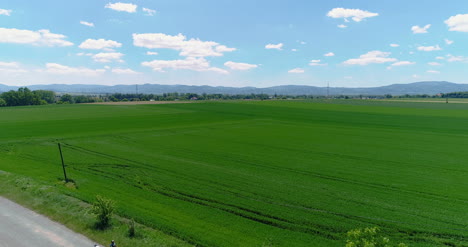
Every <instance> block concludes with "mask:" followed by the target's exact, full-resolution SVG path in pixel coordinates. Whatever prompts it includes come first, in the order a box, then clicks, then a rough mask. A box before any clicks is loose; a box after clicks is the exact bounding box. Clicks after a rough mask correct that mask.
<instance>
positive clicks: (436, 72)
mask: <svg viewBox="0 0 468 247" xmlns="http://www.w3.org/2000/svg"><path fill="white" fill-rule="evenodd" d="M426 72H427V73H431V74H440V71H437V70H428V71H426Z"/></svg>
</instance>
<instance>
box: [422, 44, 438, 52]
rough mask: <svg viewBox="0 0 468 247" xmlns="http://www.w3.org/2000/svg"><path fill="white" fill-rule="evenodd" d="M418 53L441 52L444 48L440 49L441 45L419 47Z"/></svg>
mask: <svg viewBox="0 0 468 247" xmlns="http://www.w3.org/2000/svg"><path fill="white" fill-rule="evenodd" d="M417 49H418V51H440V50H442V48H440V46H439V45H436V46H419V47H418V48H417Z"/></svg>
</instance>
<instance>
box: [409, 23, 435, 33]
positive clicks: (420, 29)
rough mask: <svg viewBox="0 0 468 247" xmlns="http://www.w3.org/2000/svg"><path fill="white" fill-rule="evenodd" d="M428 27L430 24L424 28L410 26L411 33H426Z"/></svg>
mask: <svg viewBox="0 0 468 247" xmlns="http://www.w3.org/2000/svg"><path fill="white" fill-rule="evenodd" d="M430 27H431V24H427V25H426V26H424V27H420V26H412V27H411V31H413V33H427V29H429V28H430Z"/></svg>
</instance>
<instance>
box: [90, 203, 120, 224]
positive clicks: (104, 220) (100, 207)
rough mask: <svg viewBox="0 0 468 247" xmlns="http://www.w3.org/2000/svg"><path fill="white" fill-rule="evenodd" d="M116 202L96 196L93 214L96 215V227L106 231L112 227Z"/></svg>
mask: <svg viewBox="0 0 468 247" xmlns="http://www.w3.org/2000/svg"><path fill="white" fill-rule="evenodd" d="M114 209H115V206H114V202H113V201H112V200H110V199H107V198H104V197H102V196H96V202H94V204H93V208H92V210H91V211H92V213H93V214H95V215H96V217H97V222H96V227H97V228H99V229H105V228H107V227H109V226H110V221H111V218H112V214H113V213H114Z"/></svg>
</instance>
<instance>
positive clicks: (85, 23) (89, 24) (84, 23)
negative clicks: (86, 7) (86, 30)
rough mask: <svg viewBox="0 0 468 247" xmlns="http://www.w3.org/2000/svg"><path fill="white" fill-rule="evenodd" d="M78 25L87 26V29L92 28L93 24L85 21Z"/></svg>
mask: <svg viewBox="0 0 468 247" xmlns="http://www.w3.org/2000/svg"><path fill="white" fill-rule="evenodd" d="M80 24H81V25H85V26H88V27H94V23H91V22H87V21H80Z"/></svg>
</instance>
